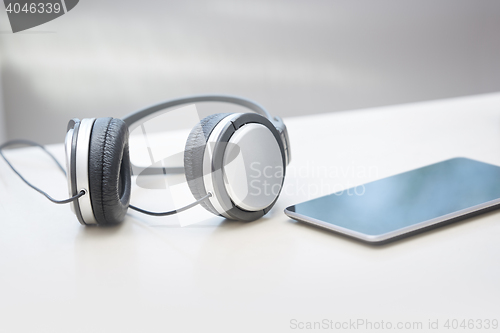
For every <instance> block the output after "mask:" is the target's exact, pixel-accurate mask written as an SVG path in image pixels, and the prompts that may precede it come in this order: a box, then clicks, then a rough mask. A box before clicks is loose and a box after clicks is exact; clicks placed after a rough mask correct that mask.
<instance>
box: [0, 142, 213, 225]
mask: <svg viewBox="0 0 500 333" xmlns="http://www.w3.org/2000/svg"><path fill="white" fill-rule="evenodd" d="M17 145H25V146H33V147H39V148H41V149H42V150H43V151H44V152H45V153H46V154H47V155H49V156H50V157H51V158H52V159H53V160H54V162H55V163H56V164H57V166H58V167H59V169H61V171H62V172H63V173H64V174H65V175H66V170H64V168H63V167H62V165H61V163H59V161H58V160H57V159H56V158H55V156H54V155H52V153H51V152H49V151H48V150H47V149H45V147H44V146H42V145H41V144H39V143H36V142H34V141H30V140H11V141H7V142H5V143H4V144H2V145H0V155H1V156H2V157H3V159H4V160H5V162H6V163H7V164H8V165H9V166H10V168H11V169H12V171H14V172H15V173H16V174H17V175H18V176H19V178H21V180H22V181H23V182H25V183H26V184H27V185H28V186H29V187H31V188H32V189H34V190H35V191H37V192H39V193H41V194H43V195H44V196H45V197H46V198H47V199H49V200H50V201H52V202H53V203H56V204H66V203H70V202H72V201H75V200H77V199H79V198H80V197H82V196H83V195H85V194H86V192H85V191H84V190H81V191H80V192H79V193H78V194H77V195H74V196H72V197H71V198H69V199H65V200H56V199H54V198H52V197H51V196H50V195H49V194H47V192H44V191H42V190H41V189H39V188H38V187H36V186H35V185H33V184H31V183H30V182H29V181H27V180H26V179H25V178H24V177H23V176H22V175H21V174H20V173H19V171H17V170H16V168H14V166H13V165H12V164H11V163H10V162H9V160H8V159H7V158H6V157H5V155H4V154H3V149H5V148H7V147H9V146H17ZM211 196H212V193H210V192H208V194H207V195H205V196H204V197H203V198H201V199H199V200H197V201H195V202H193V203H191V204H189V205H187V206H184V207H181V208H179V209H176V210H172V211H168V212H150V211H147V210H144V209H142V208H138V207H135V206H133V205H129V207H130V208H131V209H133V210H135V211H138V212H140V213H143V214H146V215H152V216H168V215H173V214H176V213H180V212H182V211H185V210H187V209H189V208H192V207H194V206H196V205H199V204H200V203H201V202H203V201H205V200H207V199H208V198H210V197H211Z"/></svg>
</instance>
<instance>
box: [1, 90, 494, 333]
mask: <svg viewBox="0 0 500 333" xmlns="http://www.w3.org/2000/svg"><path fill="white" fill-rule="evenodd" d="M275 112H276V113H278V114H279V110H275ZM286 123H287V125H288V129H289V134H290V141H291V145H292V154H293V157H292V163H291V165H290V167H289V169H288V171H287V179H286V182H285V187H284V189H283V193H282V195H281V197H280V199H279V201H278V203H277V204H276V206H275V207H274V208H273V209H272V210H271V212H270V213H269V214H268V215H267V216H265V217H264V218H262V219H260V220H258V221H255V222H251V223H241V222H235V221H226V220H223V219H222V218H218V217H212V216H211V215H210V214H209V213H206V212H205V211H204V210H203V209H202V208H199V209H198V208H197V209H195V210H193V211H191V212H186V213H185V214H186V215H184V216H182V217H181V216H178V217H175V216H174V217H165V218H154V217H146V216H143V215H140V214H137V213H135V212H130V213H129V214H128V215H127V217H126V220H125V222H124V223H123V224H121V225H120V226H117V227H108V228H102V227H83V226H81V225H79V224H78V222H77V220H76V218H75V217H74V216H73V214H72V212H71V210H70V209H69V207H67V206H57V205H54V204H51V203H50V202H48V201H47V200H46V199H44V198H43V197H42V196H41V195H40V194H38V193H36V192H35V191H32V190H30V189H29V188H28V187H27V186H26V185H24V184H23V183H21V181H20V180H19V179H18V178H17V177H16V176H15V175H14V174H13V173H12V171H10V169H8V167H7V165H6V164H5V163H4V162H3V161H0V223H1V228H0V331H2V332H184V331H185V332H192V331H198V332H201V331H217V332H282V331H283V332H286V331H297V330H300V329H299V328H300V327H306V326H301V325H307V323H308V322H313V323H314V322H321V323H322V324H324V322H323V321H324V320H326V321H327V322H328V323H330V322H333V323H337V322H340V323H345V322H349V321H357V320H365V321H371V322H372V323H380V322H382V321H383V322H384V323H385V324H387V323H388V322H390V323H391V325H393V327H395V326H396V324H397V323H399V322H401V323H406V322H411V323H415V322H417V323H418V322H420V323H422V325H423V326H422V327H423V329H420V330H418V331H419V332H422V331H427V329H428V325H429V321H436V320H439V325H440V328H441V329H444V328H443V326H442V325H444V324H445V322H446V320H447V319H451V320H453V319H457V320H460V321H461V320H463V319H466V320H469V319H474V320H478V319H480V320H484V319H489V320H493V319H497V320H498V319H500V318H499V317H500V315H499V313H500V311H499V310H500V285H499V281H500V266H499V265H498V258H499V256H500V211H496V212H491V213H487V214H484V215H481V216H478V217H475V218H471V219H467V220H464V221H461V222H458V223H454V224H452V225H449V226H446V227H442V228H439V229H436V230H432V231H429V232H426V233H423V234H419V235H416V236H413V237H410V238H407V239H404V240H400V241H397V242H394V243H391V244H387V245H383V246H371V245H365V244H363V243H360V242H358V241H355V240H351V239H348V238H345V237H343V236H339V235H337V234H335V233H333V232H330V231H327V230H323V229H319V228H317V227H313V226H309V225H306V224H303V223H299V222H294V221H293V220H290V219H289V218H287V217H286V216H285V215H284V213H283V210H284V208H285V207H287V206H289V205H292V204H295V203H298V202H302V201H305V200H307V199H310V198H314V197H318V196H321V195H323V194H327V193H330V192H331V191H332V190H337V189H341V188H348V187H352V186H355V185H359V184H363V183H366V182H368V181H372V180H375V179H380V178H384V177H387V176H390V175H394V174H397V173H400V172H403V171H408V170H411V169H414V168H417V167H421V166H424V165H428V164H432V163H435V162H439V161H442V160H445V159H448V158H452V157H457V156H463V157H468V158H472V159H477V160H480V161H484V162H488V163H491V164H496V165H500V93H499V94H489V95H481V96H472V97H464V98H456V99H449V100H438V101H430V102H424V103H417V104H407V105H397V106H390V107H383V108H376V109H366V110H357V111H349V112H336V113H329V114H321V115H311V116H304V117H297V118H289V119H286ZM49 149H50V150H51V151H52V152H54V153H55V154H56V155H57V156H58V158H59V159H60V160H63V154H64V151H63V146H62V144H59V145H54V146H50V147H49ZM7 154H8V156H9V157H10V158H11V160H12V162H13V163H15V164H16V165H18V166H19V168H20V169H21V170H22V171H23V172H24V174H26V177H27V178H28V179H30V180H32V181H33V182H34V183H36V184H37V185H39V186H41V187H43V188H44V189H46V190H47V191H48V192H49V193H51V194H52V195H53V196H55V197H58V198H63V197H65V196H66V195H67V193H66V191H67V190H66V184H65V178H64V176H63V175H62V174H61V172H60V170H58V169H57V168H56V167H55V166H54V165H53V164H52V163H51V161H50V160H49V159H47V158H46V157H44V156H43V155H42V154H41V153H40V152H39V151H38V150H36V149H31V148H28V149H19V150H14V151H9V152H8V153H7ZM178 193H181V194H178V195H176V196H175V199H173V201H174V202H173V203H176V204H177V203H189V202H190V201H191V200H192V198H191V197H189V192H187V191H184V192H182V191H180V192H178ZM140 198H141V189H135V190H134V192H133V197H132V201H133V202H139V203H140V200H141V199H140ZM158 200H163V199H160V198H158ZM143 204H148V203H143ZM149 204H151V202H149ZM160 204H162V203H161V202H160ZM166 205H168V203H166ZM189 214H191V215H189ZM191 219H196V221H197V223H194V224H192V223H189V221H190V220H191ZM181 225H182V226H181ZM362 328H366V327H364V326H360V327H359V330H361V329H362ZM412 330H413V329H411V328H410V329H408V330H406V331H412ZM415 330H416V329H415Z"/></svg>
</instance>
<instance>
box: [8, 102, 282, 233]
mask: <svg viewBox="0 0 500 333" xmlns="http://www.w3.org/2000/svg"><path fill="white" fill-rule="evenodd" d="M198 102H223V103H230V104H236V105H239V106H243V107H246V108H248V109H250V110H252V111H254V113H218V114H213V115H210V116H208V117H206V118H204V119H202V120H201V121H200V122H199V123H198V124H197V125H196V126H195V127H194V128H193V129H192V130H191V132H190V134H189V136H188V138H187V142H186V146H185V151H184V168H183V170H184V173H185V176H186V180H187V183H188V186H189V189H190V191H191V193H192V194H193V196H194V198H195V199H196V200H197V201H196V202H194V203H192V204H190V205H188V206H186V207H183V208H181V209H177V210H174V211H170V212H165V213H154V212H148V211H145V210H143V209H140V208H137V207H134V206H132V205H130V192H131V183H132V179H131V176H132V170H136V168H137V167H136V166H134V165H132V163H131V162H130V156H129V143H128V139H129V130H132V129H134V128H136V127H137V126H140V123H139V121H141V120H144V119H145V118H146V117H148V116H151V115H152V114H154V113H156V112H158V111H161V110H164V109H167V108H172V107H175V106H180V105H185V104H193V103H198ZM65 151H66V170H67V175H68V177H67V179H68V187H69V193H70V196H72V197H73V199H74V200H72V202H71V208H72V210H73V212H74V213H75V215H76V217H77V218H78V221H80V223H81V224H83V225H107V224H116V223H119V222H121V221H122V220H123V219H124V217H125V214H126V212H127V209H128V208H129V207H130V208H132V209H135V210H137V211H139V212H142V213H145V214H149V215H155V216H164V215H171V214H175V213H179V212H181V211H182V210H185V209H189V208H191V207H193V206H195V205H197V204H201V205H202V206H203V207H204V208H205V209H206V210H208V211H209V212H211V213H213V214H215V215H220V216H222V217H225V218H228V219H232V220H240V221H253V220H256V219H258V218H260V217H262V216H264V215H265V214H266V213H267V212H268V211H269V210H270V209H271V208H272V207H273V205H274V204H275V202H276V200H277V199H278V196H279V194H280V192H281V189H282V186H283V181H284V178H285V173H286V166H287V165H288V163H289V162H290V157H291V156H290V144H289V139H288V133H287V129H286V126H285V124H284V123H283V120H282V119H281V118H279V117H272V116H271V115H270V113H269V112H267V111H266V110H265V109H264V108H263V107H262V106H260V105H259V104H257V103H255V102H253V101H250V100H247V99H244V98H239V97H233V96H224V95H203V96H193V97H185V98H179V99H175V100H171V101H167V102H164V103H160V104H156V105H153V106H151V107H148V108H146V109H143V110H140V111H138V112H135V113H132V114H130V115H128V116H126V117H124V118H123V120H122V119H113V118H97V119H96V118H87V119H82V120H78V119H72V120H70V122H69V124H68V128H67V133H66V140H65ZM9 165H10V163H9ZM11 167H12V166H11ZM158 169H160V168H158ZM161 169H162V170H163V171H161V170H157V171H158V172H164V171H165V170H164V169H165V168H161ZM30 186H31V185H30ZM68 200H69V199H68Z"/></svg>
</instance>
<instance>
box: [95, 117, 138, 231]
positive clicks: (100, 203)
mask: <svg viewBox="0 0 500 333" xmlns="http://www.w3.org/2000/svg"><path fill="white" fill-rule="evenodd" d="M131 182H132V180H131V175H130V156H129V150H128V127H127V125H125V123H124V122H123V121H122V120H121V119H113V118H98V119H96V121H95V122H94V126H93V128H92V134H91V138H90V149H89V190H90V198H91V202H92V209H93V211H94V216H95V219H96V221H97V223H98V224H100V225H103V224H115V223H119V222H121V221H123V219H124V218H125V213H126V212H127V209H128V205H129V202H130V188H131Z"/></svg>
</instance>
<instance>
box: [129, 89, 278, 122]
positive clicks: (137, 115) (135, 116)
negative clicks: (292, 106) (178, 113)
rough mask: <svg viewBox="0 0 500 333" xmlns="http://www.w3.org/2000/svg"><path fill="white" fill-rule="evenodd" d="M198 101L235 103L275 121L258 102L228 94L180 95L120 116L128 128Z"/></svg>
mask: <svg viewBox="0 0 500 333" xmlns="http://www.w3.org/2000/svg"><path fill="white" fill-rule="evenodd" d="M199 102H221V103H230V104H236V105H240V106H243V107H246V108H248V109H250V110H252V111H254V112H257V113H258V114H260V115H262V116H264V117H266V118H267V119H269V120H270V121H271V122H273V123H274V122H276V120H275V119H274V118H273V117H272V116H271V114H270V113H269V112H268V111H267V110H266V109H264V107H262V106H261V105H260V104H258V103H257V102H254V101H251V100H249V99H246V98H242V97H236V96H229V95H197V96H188V97H181V98H176V99H172V100H170V101H166V102H162V103H158V104H155V105H152V106H149V107H147V108H145V109H142V110H139V111H136V112H133V113H131V114H129V115H127V116H125V117H123V118H122V120H123V121H124V122H125V124H127V126H128V127H129V128H130V127H131V126H132V125H133V124H134V123H135V122H137V121H139V120H141V119H143V118H145V117H147V116H149V115H151V114H153V113H155V112H157V111H161V110H164V109H168V108H171V107H174V106H179V105H184V104H194V103H199Z"/></svg>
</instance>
